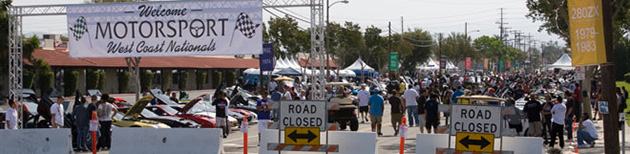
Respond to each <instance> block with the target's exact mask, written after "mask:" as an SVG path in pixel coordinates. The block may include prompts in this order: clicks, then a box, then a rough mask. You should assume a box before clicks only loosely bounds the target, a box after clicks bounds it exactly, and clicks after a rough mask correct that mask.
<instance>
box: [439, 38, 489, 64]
mask: <svg viewBox="0 0 630 154" xmlns="http://www.w3.org/2000/svg"><path fill="white" fill-rule="evenodd" d="M470 41H471V39H470V37H468V36H466V35H464V34H462V33H451V34H450V35H449V36H448V37H446V38H445V39H444V40H442V45H441V46H442V55H443V56H445V57H446V59H448V60H451V61H453V62H455V63H460V62H464V60H465V59H466V58H467V57H470V58H471V59H473V60H479V58H480V57H481V54H480V53H479V52H478V51H477V50H475V49H474V48H473V46H472V43H471V42H470Z"/></svg>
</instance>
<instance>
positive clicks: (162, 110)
mask: <svg viewBox="0 0 630 154" xmlns="http://www.w3.org/2000/svg"><path fill="white" fill-rule="evenodd" d="M146 109H147V110H149V111H151V112H153V113H155V114H157V115H160V116H173V117H180V118H184V119H187V120H192V121H194V122H196V123H199V124H201V128H215V127H216V123H215V121H214V118H210V117H203V116H195V115H193V114H188V111H187V110H180V111H178V110H176V109H174V108H172V107H170V106H168V105H152V106H147V107H146Z"/></svg>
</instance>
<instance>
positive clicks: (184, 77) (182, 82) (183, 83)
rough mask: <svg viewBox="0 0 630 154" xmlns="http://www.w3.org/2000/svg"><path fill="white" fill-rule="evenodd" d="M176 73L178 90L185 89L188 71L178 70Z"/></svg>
mask: <svg viewBox="0 0 630 154" xmlns="http://www.w3.org/2000/svg"><path fill="white" fill-rule="evenodd" d="M177 75H179V81H178V82H177V88H179V90H186V87H187V86H188V71H182V72H179V73H177Z"/></svg>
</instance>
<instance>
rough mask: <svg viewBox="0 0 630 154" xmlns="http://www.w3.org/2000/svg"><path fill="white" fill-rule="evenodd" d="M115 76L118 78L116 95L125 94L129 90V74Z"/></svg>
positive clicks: (122, 73)
mask: <svg viewBox="0 0 630 154" xmlns="http://www.w3.org/2000/svg"><path fill="white" fill-rule="evenodd" d="M116 76H118V93H126V92H127V90H129V76H130V74H129V72H127V71H122V72H118V73H117V75H116Z"/></svg>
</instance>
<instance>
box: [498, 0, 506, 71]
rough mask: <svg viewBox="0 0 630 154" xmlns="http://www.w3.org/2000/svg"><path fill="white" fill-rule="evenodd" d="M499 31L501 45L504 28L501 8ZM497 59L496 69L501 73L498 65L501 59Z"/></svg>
mask: <svg viewBox="0 0 630 154" xmlns="http://www.w3.org/2000/svg"><path fill="white" fill-rule="evenodd" d="M499 29H500V33H501V34H500V35H499V38H500V39H501V43H503V33H505V32H504V27H503V8H501V22H500V25H499ZM503 47H505V44H503ZM498 58H499V59H498V61H497V68H498V71H499V73H501V67H500V65H499V64H500V63H501V57H500V56H499V57H498Z"/></svg>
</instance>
